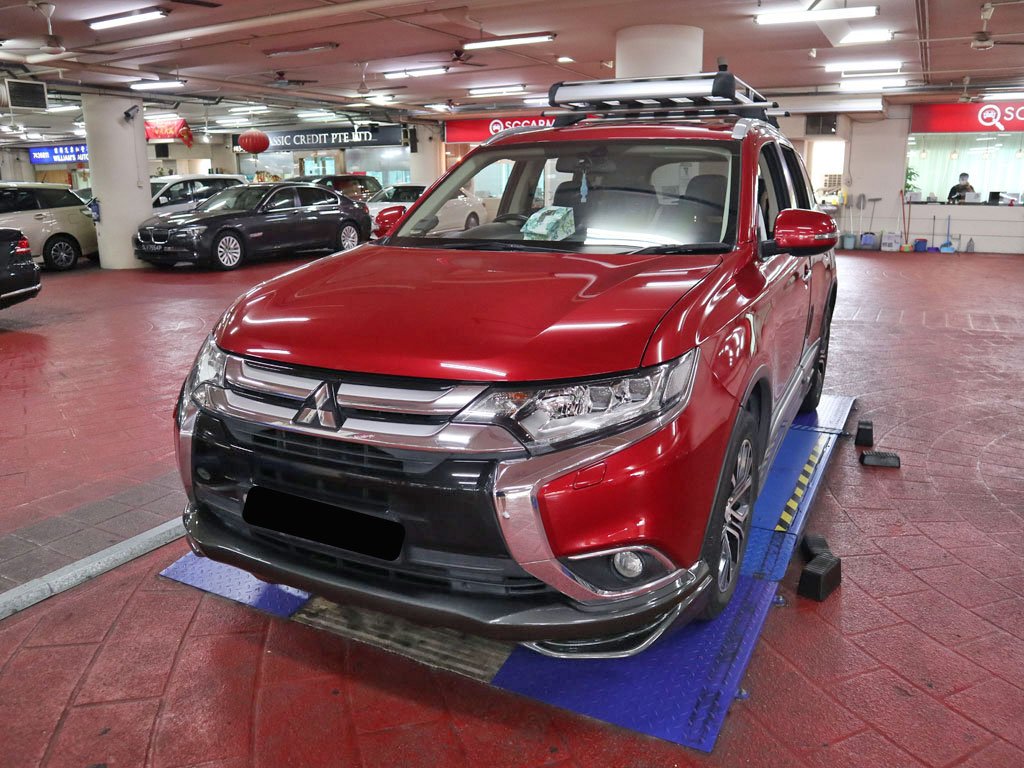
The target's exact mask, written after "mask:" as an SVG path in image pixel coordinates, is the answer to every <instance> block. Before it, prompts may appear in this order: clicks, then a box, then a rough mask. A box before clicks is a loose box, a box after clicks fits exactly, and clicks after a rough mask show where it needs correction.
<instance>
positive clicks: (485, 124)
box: [444, 115, 555, 144]
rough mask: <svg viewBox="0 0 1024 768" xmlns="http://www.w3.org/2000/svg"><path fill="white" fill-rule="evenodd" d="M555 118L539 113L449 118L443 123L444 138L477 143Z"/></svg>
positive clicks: (549, 122)
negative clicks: (514, 129)
mask: <svg viewBox="0 0 1024 768" xmlns="http://www.w3.org/2000/svg"><path fill="white" fill-rule="evenodd" d="M554 123H555V118H553V117H541V116H540V115H526V116H520V117H495V118H488V117H484V118H480V119H475V120H449V121H448V122H446V123H445V124H444V140H445V141H446V142H447V143H448V144H479V143H480V142H481V141H487V139H489V138H491V136H493V135H494V134H496V133H501V132H502V131H507V130H508V129H509V128H521V127H523V126H545V125H554Z"/></svg>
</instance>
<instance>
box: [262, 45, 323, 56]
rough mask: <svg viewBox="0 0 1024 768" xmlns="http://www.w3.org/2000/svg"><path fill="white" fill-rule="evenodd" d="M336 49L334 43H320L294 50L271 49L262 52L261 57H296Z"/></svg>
mask: <svg viewBox="0 0 1024 768" xmlns="http://www.w3.org/2000/svg"><path fill="white" fill-rule="evenodd" d="M337 47H338V44H337V43H334V42H322V43H312V44H310V45H303V46H300V47H296V48H271V49H270V50H269V51H264V52H263V55H264V56H266V57H267V58H270V59H272V58H274V57H276V56H297V55H299V54H300V53H315V52H316V51H333V50H334V49H335V48H337Z"/></svg>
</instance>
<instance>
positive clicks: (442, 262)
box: [216, 245, 721, 381]
mask: <svg viewBox="0 0 1024 768" xmlns="http://www.w3.org/2000/svg"><path fill="white" fill-rule="evenodd" d="M720 262H721V257H720V256H718V255H706V256H705V255H674V256H664V255H657V256H654V255H648V256H627V255H621V256H613V255H601V256H591V255H582V254H557V253H519V252H504V251H503V252H494V251H453V250H443V249H428V248H395V247H388V246H375V245H366V246H363V247H361V248H358V249H356V250H354V251H350V252H348V253H344V254H338V255H335V256H332V257H329V258H326V259H320V260H318V261H316V262H313V263H312V264H309V265H307V266H305V267H300V268H299V269H296V270H293V271H291V272H288V273H285V274H284V275H281V276H280V277H277V278H274V279H273V280H270V281H268V282H266V283H263V284H262V285H258V286H256V287H255V288H254V289H252V290H251V291H250V292H249V293H247V294H245V295H244V296H243V297H242V298H241V299H239V301H238V302H236V304H235V305H234V306H233V307H232V308H231V309H230V310H229V311H228V312H227V313H226V314H225V316H224V318H223V319H222V320H221V323H220V324H219V325H218V328H217V332H216V333H217V342H218V344H219V345H220V346H221V347H222V348H223V349H225V350H227V351H229V352H233V353H235V354H239V355H248V356H251V357H255V358H262V359H265V360H274V361H278V362H282V363H288V364H292V365H300V366H311V367H315V368H326V369H331V370H338V371H352V372H363V373H375V374H387V375H393V376H408V377H415V378H439V379H449V380H452V379H456V380H469V381H529V380H543V379H562V378H575V377H582V376H592V375H596V374H602V373H612V372H617V371H625V370H630V369H633V368H636V367H638V366H639V365H640V361H641V360H642V358H643V354H644V349H645V347H646V346H647V342H648V340H649V339H650V337H651V334H652V333H653V331H654V329H655V328H656V326H657V325H658V322H659V321H660V320H661V318H662V317H663V316H664V315H665V313H666V312H667V311H668V309H669V308H670V307H671V306H672V305H673V304H675V303H676V302H677V301H678V300H679V299H680V298H681V297H682V296H684V295H685V294H686V293H688V292H689V291H690V290H691V289H692V288H693V287H694V286H696V285H697V284H698V283H699V282H700V281H701V280H703V279H704V278H705V277H706V276H707V275H708V274H709V273H710V272H711V271H712V270H713V269H714V268H715V267H716V266H717V265H718V264H719V263H720Z"/></svg>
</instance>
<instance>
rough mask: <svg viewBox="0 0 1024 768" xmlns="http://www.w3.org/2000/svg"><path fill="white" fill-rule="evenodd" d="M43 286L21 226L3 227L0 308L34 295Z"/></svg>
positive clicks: (1, 234) (0, 253)
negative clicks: (14, 227) (15, 227)
mask: <svg viewBox="0 0 1024 768" xmlns="http://www.w3.org/2000/svg"><path fill="white" fill-rule="evenodd" d="M41 288H42V284H41V283H40V282H39V265H37V264H36V263H35V262H34V261H32V249H31V248H30V247H29V244H28V239H27V238H26V237H25V235H24V234H22V232H21V230H20V229H11V228H8V227H4V228H0V309H6V308H7V307H9V306H11V305H13V304H17V303H19V302H22V301H27V300H28V299H31V298H33V297H34V296H36V295H37V294H38V293H39V291H40V289H41Z"/></svg>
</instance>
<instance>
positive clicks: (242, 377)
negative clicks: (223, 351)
mask: <svg viewBox="0 0 1024 768" xmlns="http://www.w3.org/2000/svg"><path fill="white" fill-rule="evenodd" d="M224 380H225V381H226V382H227V385H228V386H229V387H231V388H233V389H246V390H249V391H250V392H261V393H264V394H268V395H276V396H279V397H290V398H294V399H296V400H305V399H306V398H307V397H309V395H310V393H312V391H313V390H314V389H316V388H317V387H319V386H320V381H319V379H308V378H305V377H302V376H295V375H293V374H289V373H280V372H278V371H271V370H268V369H266V368H261V367H259V366H255V365H253V364H252V363H250V362H248V361H247V360H243V359H242V358H240V357H233V356H228V359H227V362H226V364H225V366H224Z"/></svg>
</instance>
